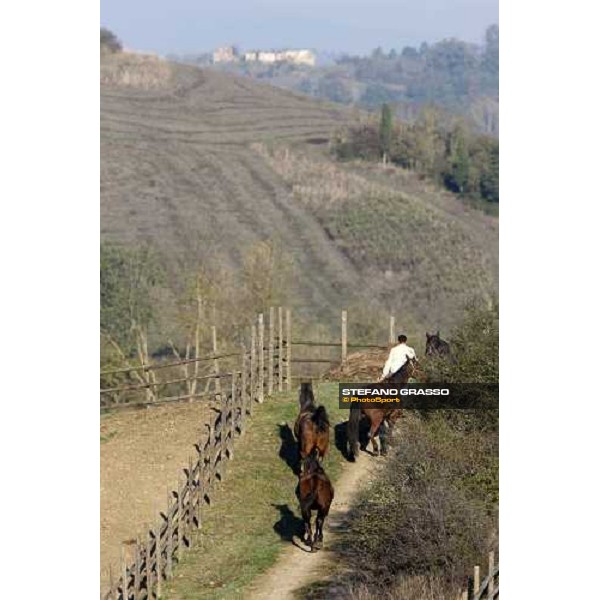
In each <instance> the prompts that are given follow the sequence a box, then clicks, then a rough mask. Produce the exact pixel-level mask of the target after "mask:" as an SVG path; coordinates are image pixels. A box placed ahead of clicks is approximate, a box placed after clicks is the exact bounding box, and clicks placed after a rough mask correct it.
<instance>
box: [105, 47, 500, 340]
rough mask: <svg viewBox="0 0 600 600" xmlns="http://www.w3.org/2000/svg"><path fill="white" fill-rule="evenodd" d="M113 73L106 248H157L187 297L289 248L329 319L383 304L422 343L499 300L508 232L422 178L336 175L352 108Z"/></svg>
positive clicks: (152, 61)
mask: <svg viewBox="0 0 600 600" xmlns="http://www.w3.org/2000/svg"><path fill="white" fill-rule="evenodd" d="M102 61H103V62H102V69H101V112H102V114H101V197H102V206H101V228H102V239H103V240H110V241H118V242H122V243H126V244H139V243H149V244H150V245H152V246H154V247H155V248H156V249H157V251H158V253H159V254H160V255H161V257H162V258H163V260H164V262H165V264H166V266H167V270H168V273H169V281H170V285H171V286H172V287H173V286H174V285H175V283H174V282H176V281H178V280H179V279H180V278H181V277H182V276H183V275H184V274H185V273H187V272H189V270H191V269H194V268H196V267H197V265H198V264H199V263H201V262H202V261H203V260H204V259H208V258H214V257H217V258H218V260H219V262H220V263H221V264H222V265H223V267H224V268H227V269H230V270H232V272H235V271H236V269H238V268H239V266H240V264H241V262H242V260H243V256H244V252H246V249H247V248H248V247H249V246H250V245H251V244H253V243H256V242H258V241H260V240H265V239H268V238H277V239H279V240H281V241H282V245H283V247H284V249H285V251H286V252H287V253H288V254H289V255H290V256H291V257H292V258H293V260H294V263H295V266H294V268H295V271H294V278H293V282H294V283H293V290H292V291H291V294H290V296H291V297H292V298H293V304H294V305H295V306H296V307H297V308H301V307H304V308H305V309H306V310H307V311H308V310H310V311H311V313H312V315H313V316H321V317H333V316H334V315H337V311H338V310H339V309H340V308H341V307H342V306H348V305H349V304H350V305H355V306H359V305H360V307H361V311H362V312H361V313H360V314H361V316H362V318H364V319H368V314H369V311H366V310H365V307H367V306H368V307H369V309H370V312H373V313H378V314H385V313H387V312H388V311H392V312H395V313H396V314H397V315H399V316H401V318H402V320H401V321H399V322H401V323H403V324H407V323H408V324H410V325H411V326H412V327H413V330H415V331H422V329H423V328H425V327H432V328H433V327H437V326H441V327H447V326H449V325H451V324H453V323H454V322H456V320H457V318H458V317H459V316H460V314H461V308H462V305H463V304H464V301H465V300H466V299H468V298H469V297H471V296H473V295H475V296H478V297H483V298H491V296H492V295H493V294H494V293H495V291H496V289H497V252H498V248H497V246H498V231H497V219H495V218H493V217H487V216H484V215H482V214H481V213H479V212H477V211H474V210H472V209H468V208H466V207H465V206H464V205H463V204H462V203H461V202H460V201H458V200H457V199H456V198H454V197H452V196H451V195H450V194H446V193H443V192H440V191H438V190H436V189H434V188H432V187H430V186H428V185H427V184H425V183H424V182H422V181H420V180H419V179H418V177H417V176H415V175H414V174H411V173H406V172H404V171H401V170H399V169H392V170H390V169H382V168H381V167H380V166H375V165H371V166H368V165H364V164H358V163H351V164H343V165H341V164H339V163H337V162H335V161H334V159H333V158H332V157H331V156H329V154H328V152H327V144H326V142H327V140H328V138H329V137H330V135H331V134H332V132H333V131H335V130H336V129H338V128H339V127H341V126H342V125H343V124H347V123H348V122H350V121H351V119H352V116H353V113H351V112H350V111H349V110H347V109H344V108H342V107H336V106H333V105H330V104H327V103H324V102H319V101H316V100H313V99H310V98H308V97H304V96H300V95H297V94H294V93H291V92H288V91H285V90H282V89H278V88H274V87H271V86H268V85H264V84H260V83H257V82H254V81H252V80H249V79H246V78H237V77H235V76H231V75H227V74H222V73H216V72H213V71H204V70H200V69H197V68H195V67H192V66H185V65H177V64H173V63H167V62H165V61H162V60H160V59H157V58H152V57H143V56H139V55H130V54H114V55H108V56H103V58H102ZM165 303H166V304H168V303H170V300H169V299H167V300H165ZM357 312H358V309H357ZM357 318H358V315H357ZM332 322H335V319H332Z"/></svg>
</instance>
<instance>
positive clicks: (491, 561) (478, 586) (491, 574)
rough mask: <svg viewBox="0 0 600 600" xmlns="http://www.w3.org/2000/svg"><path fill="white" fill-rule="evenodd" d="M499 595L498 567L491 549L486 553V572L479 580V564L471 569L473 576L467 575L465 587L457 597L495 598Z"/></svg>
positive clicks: (468, 598) (460, 599) (464, 598)
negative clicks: (482, 578)
mask: <svg viewBox="0 0 600 600" xmlns="http://www.w3.org/2000/svg"><path fill="white" fill-rule="evenodd" d="M499 597H500V567H499V566H498V564H497V563H496V561H495V553H494V551H493V550H492V551H491V552H490V553H489V555H488V574H487V575H486V577H485V578H484V580H483V581H481V574H480V568H479V565H476V566H475V568H474V569H473V576H472V577H469V579H468V582H467V589H465V590H463V592H462V593H461V594H460V596H459V597H458V600H495V599H496V598H499Z"/></svg>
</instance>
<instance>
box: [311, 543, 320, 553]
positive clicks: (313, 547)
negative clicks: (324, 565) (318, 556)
mask: <svg viewBox="0 0 600 600" xmlns="http://www.w3.org/2000/svg"><path fill="white" fill-rule="evenodd" d="M318 549H319V546H317V544H315V545H314V546H311V547H310V551H311V552H317V550H318Z"/></svg>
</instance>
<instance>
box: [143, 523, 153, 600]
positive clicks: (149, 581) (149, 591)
mask: <svg viewBox="0 0 600 600" xmlns="http://www.w3.org/2000/svg"><path fill="white" fill-rule="evenodd" d="M145 528H146V564H145V567H146V592H147V593H146V598H147V600H150V598H152V579H153V577H152V535H151V531H150V527H149V526H148V525H147V524H146V525H145Z"/></svg>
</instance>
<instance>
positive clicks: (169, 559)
mask: <svg viewBox="0 0 600 600" xmlns="http://www.w3.org/2000/svg"><path fill="white" fill-rule="evenodd" d="M171 497H172V494H171V490H169V489H167V539H166V542H167V543H166V547H167V551H166V554H167V556H166V568H165V579H171V577H173V516H172V515H171Z"/></svg>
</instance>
